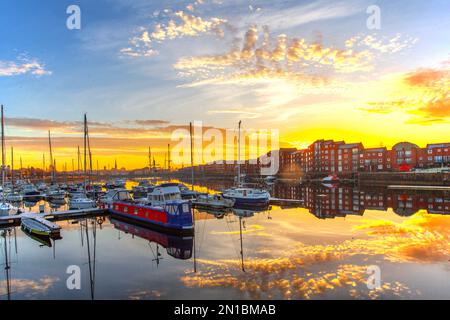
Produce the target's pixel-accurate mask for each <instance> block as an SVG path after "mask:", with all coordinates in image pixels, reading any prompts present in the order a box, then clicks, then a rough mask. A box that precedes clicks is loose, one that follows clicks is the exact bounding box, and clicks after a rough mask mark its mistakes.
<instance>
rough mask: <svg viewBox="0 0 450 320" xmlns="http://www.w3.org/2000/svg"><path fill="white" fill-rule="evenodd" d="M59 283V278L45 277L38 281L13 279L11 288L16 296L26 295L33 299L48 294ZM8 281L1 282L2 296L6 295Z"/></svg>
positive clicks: (0, 292) (10, 283) (0, 291)
mask: <svg viewBox="0 0 450 320" xmlns="http://www.w3.org/2000/svg"><path fill="white" fill-rule="evenodd" d="M58 281H59V278H56V277H49V276H45V277H43V278H41V279H38V280H31V279H20V278H16V279H11V280H10V282H9V286H10V288H11V291H12V292H13V293H15V294H17V293H19V294H25V295H26V296H27V297H32V296H34V295H36V294H43V293H45V292H47V291H48V290H49V289H50V288H51V287H52V286H53V285H54V284H55V283H56V282H58ZM6 287H7V284H6V280H2V281H0V294H1V295H6V294H7V291H6Z"/></svg>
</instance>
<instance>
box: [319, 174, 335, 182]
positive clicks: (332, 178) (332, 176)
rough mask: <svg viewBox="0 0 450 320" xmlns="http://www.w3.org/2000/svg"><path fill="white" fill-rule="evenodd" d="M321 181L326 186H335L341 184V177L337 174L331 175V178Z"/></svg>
mask: <svg viewBox="0 0 450 320" xmlns="http://www.w3.org/2000/svg"><path fill="white" fill-rule="evenodd" d="M321 181H322V183H326V184H334V183H338V182H339V177H338V176H337V175H335V174H330V175H329V176H327V177H325V178H323V179H322V180H321Z"/></svg>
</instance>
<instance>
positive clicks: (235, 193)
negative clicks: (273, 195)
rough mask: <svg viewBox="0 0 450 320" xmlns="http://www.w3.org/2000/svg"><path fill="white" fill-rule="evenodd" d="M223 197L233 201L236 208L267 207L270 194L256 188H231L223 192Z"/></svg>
mask: <svg viewBox="0 0 450 320" xmlns="http://www.w3.org/2000/svg"><path fill="white" fill-rule="evenodd" d="M223 197H224V198H226V199H233V200H234V201H235V202H234V207H235V208H236V207H266V206H268V205H269V199H270V194H269V192H267V191H266V190H262V189H254V188H230V189H227V190H225V191H224V192H223Z"/></svg>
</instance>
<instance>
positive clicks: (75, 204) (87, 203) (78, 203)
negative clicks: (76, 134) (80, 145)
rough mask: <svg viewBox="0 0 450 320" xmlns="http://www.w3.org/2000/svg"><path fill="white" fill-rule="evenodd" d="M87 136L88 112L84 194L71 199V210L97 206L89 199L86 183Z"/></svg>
mask: <svg viewBox="0 0 450 320" xmlns="http://www.w3.org/2000/svg"><path fill="white" fill-rule="evenodd" d="M87 137H88V131H87V118H86V114H84V183H83V188H84V189H83V191H84V192H83V194H82V195H79V196H77V197H75V198H72V199H70V200H69V209H70V210H80V209H91V208H95V207H96V204H95V201H94V200H92V199H89V198H88V197H87V192H86V185H87V181H86V167H87V162H86V152H87V149H86V144H87Z"/></svg>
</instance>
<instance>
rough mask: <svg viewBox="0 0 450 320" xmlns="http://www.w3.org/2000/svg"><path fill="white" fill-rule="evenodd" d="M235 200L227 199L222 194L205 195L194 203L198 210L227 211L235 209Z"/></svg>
mask: <svg viewBox="0 0 450 320" xmlns="http://www.w3.org/2000/svg"><path fill="white" fill-rule="evenodd" d="M234 202H235V201H234V199H226V198H224V197H223V196H222V195H220V194H205V195H200V196H198V198H197V199H195V200H193V201H192V204H193V205H194V206H195V207H197V208H206V209H215V210H226V209H230V208H233V206H234Z"/></svg>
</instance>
